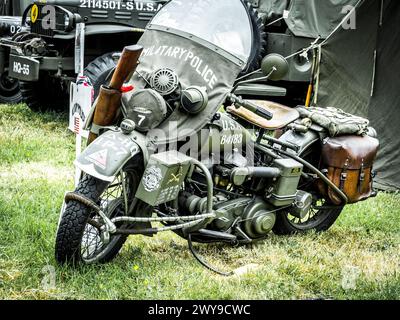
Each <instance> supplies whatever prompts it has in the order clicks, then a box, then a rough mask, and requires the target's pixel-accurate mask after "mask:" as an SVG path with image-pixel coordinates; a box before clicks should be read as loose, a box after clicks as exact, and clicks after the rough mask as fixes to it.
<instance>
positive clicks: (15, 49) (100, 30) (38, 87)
mask: <svg viewBox="0 0 400 320" xmlns="http://www.w3.org/2000/svg"><path fill="white" fill-rule="evenodd" d="M17 2H18V1H17ZM165 2H166V0H143V1H142V0H140V1H137V0H136V1H132V0H104V1H102V0H95V1H93V0H90V1H89V0H47V1H20V4H21V6H24V9H23V13H22V26H23V28H24V30H22V31H21V32H19V33H17V34H16V35H14V37H13V38H12V40H7V41H4V40H3V41H2V42H1V44H2V47H3V48H11V53H10V55H9V65H10V67H11V68H10V72H9V73H10V76H11V77H13V78H15V79H18V80H19V82H20V88H21V95H22V100H23V101H24V102H25V103H27V105H28V106H29V107H30V108H31V109H33V110H37V111H39V110H44V109H49V108H52V109H65V108H66V107H67V105H68V101H69V99H68V90H69V84H70V82H71V81H74V80H75V79H76V74H77V68H76V64H77V58H78V57H76V52H77V48H76V45H75V37H76V30H77V29H76V26H77V24H79V23H84V24H85V26H86V31H85V37H84V38H85V49H84V65H85V71H84V73H85V75H86V76H87V77H88V78H89V80H90V82H91V83H92V85H93V86H94V88H95V92H97V91H98V90H99V88H100V85H101V84H102V83H103V82H105V79H106V78H107V76H108V75H109V74H110V72H111V71H112V70H113V68H114V67H115V57H113V55H114V53H116V52H119V51H122V49H123V48H124V46H126V45H130V44H133V43H136V41H137V40H138V39H139V37H140V36H141V34H142V33H143V31H144V28H145V27H146V25H147V23H148V21H149V20H150V19H151V18H152V17H153V16H154V14H155V13H156V12H157V11H158V10H159V9H160V8H161V6H162V5H163V4H164V3H165ZM48 5H50V6H52V7H53V8H54V9H55V28H45V27H44V24H43V21H44V20H45V19H46V16H47V15H48V13H49V12H46V10H45V9H46V8H45V7H46V6H48Z"/></svg>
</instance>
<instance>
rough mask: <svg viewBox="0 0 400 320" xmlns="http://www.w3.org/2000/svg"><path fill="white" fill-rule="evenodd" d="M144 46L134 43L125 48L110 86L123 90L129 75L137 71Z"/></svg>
mask: <svg viewBox="0 0 400 320" xmlns="http://www.w3.org/2000/svg"><path fill="white" fill-rule="evenodd" d="M142 51H143V47H142V46H140V45H133V46H128V47H125V48H124V51H123V52H122V55H121V57H120V58H119V61H118V64H117V68H116V69H115V71H114V75H113V77H112V79H111V82H110V88H112V89H115V90H121V87H122V86H123V84H124V82H125V81H126V80H127V78H128V76H129V75H130V74H132V73H133V72H135V70H136V67H137V65H138V61H139V58H140V55H141V54H142Z"/></svg>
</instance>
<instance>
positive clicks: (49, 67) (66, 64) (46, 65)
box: [9, 54, 75, 81]
mask: <svg viewBox="0 0 400 320" xmlns="http://www.w3.org/2000/svg"><path fill="white" fill-rule="evenodd" d="M59 70H61V71H74V70H75V64H74V58H73V57H35V58H32V57H26V56H21V55H16V54H10V60H9V73H10V77H12V78H15V79H18V80H22V81H38V80H39V72H40V71H53V72H57V71H59Z"/></svg>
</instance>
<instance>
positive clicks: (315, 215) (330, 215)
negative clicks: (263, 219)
mask: <svg viewBox="0 0 400 320" xmlns="http://www.w3.org/2000/svg"><path fill="white" fill-rule="evenodd" d="M318 202H322V203H320V204H322V205H325V203H324V200H319V201H318ZM326 206H327V209H314V208H311V209H310V211H309V212H308V214H307V216H306V218H305V219H299V218H296V217H294V216H292V215H291V214H290V213H287V212H282V213H280V214H277V217H276V223H275V226H274V228H273V231H274V233H275V234H278V235H289V234H294V233H303V232H307V231H310V230H315V231H316V232H323V231H327V230H328V229H329V228H330V227H331V226H332V225H333V224H334V223H335V221H336V220H337V218H338V217H339V215H340V213H341V212H342V211H343V207H336V208H335V207H330V206H329V204H326Z"/></svg>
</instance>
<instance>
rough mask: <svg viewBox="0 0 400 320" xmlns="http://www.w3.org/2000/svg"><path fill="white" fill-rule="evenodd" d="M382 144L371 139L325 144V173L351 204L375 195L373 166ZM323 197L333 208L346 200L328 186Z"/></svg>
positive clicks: (322, 186)
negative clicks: (331, 203)
mask: <svg viewBox="0 0 400 320" xmlns="http://www.w3.org/2000/svg"><path fill="white" fill-rule="evenodd" d="M378 148H379V141H378V140H377V139H375V138H372V137H369V136H341V137H334V138H327V139H325V140H324V142H323V147H322V159H321V169H322V171H323V172H324V173H325V174H326V175H327V177H328V178H329V180H331V181H332V182H333V183H334V184H335V185H336V186H337V187H339V188H340V189H341V190H342V191H343V192H344V193H345V194H346V195H347V197H348V199H349V201H348V203H355V202H358V201H361V200H365V199H367V198H369V197H371V196H372V195H374V194H375V192H374V190H373V186H372V183H373V171H372V167H373V163H374V161H375V158H376V155H377V153H378ZM319 189H320V191H321V192H322V194H323V195H324V196H325V197H326V198H327V199H329V200H330V201H331V202H333V204H336V205H340V204H341V203H342V200H341V199H340V197H339V196H338V195H337V194H336V193H335V191H333V190H332V189H331V188H328V187H327V186H326V184H324V183H320V184H319Z"/></svg>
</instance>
